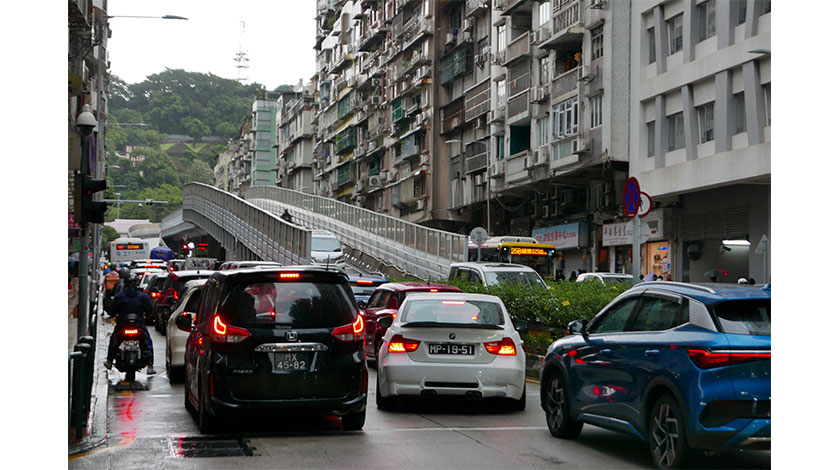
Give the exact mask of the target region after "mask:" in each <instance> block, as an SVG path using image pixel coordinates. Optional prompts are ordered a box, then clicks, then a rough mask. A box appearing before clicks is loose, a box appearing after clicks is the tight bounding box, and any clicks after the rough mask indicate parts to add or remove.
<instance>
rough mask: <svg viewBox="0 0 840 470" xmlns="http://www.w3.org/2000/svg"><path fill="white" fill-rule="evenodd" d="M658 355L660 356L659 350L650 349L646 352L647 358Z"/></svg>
mask: <svg viewBox="0 0 840 470" xmlns="http://www.w3.org/2000/svg"><path fill="white" fill-rule="evenodd" d="M658 355H659V350H658V349H648V350H646V351H645V356H647V357H653V356H658Z"/></svg>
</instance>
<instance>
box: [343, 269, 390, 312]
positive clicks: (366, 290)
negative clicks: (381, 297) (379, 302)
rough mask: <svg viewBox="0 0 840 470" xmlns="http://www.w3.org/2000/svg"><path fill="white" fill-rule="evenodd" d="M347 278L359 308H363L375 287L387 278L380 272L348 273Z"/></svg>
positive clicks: (386, 280) (383, 282)
mask: <svg viewBox="0 0 840 470" xmlns="http://www.w3.org/2000/svg"><path fill="white" fill-rule="evenodd" d="M348 278H349V281H350V288H351V289H352V290H353V296H354V297H355V299H356V305H358V306H359V308H365V305H367V303H368V301H369V300H370V296H371V295H373V292H374V291H375V290H376V288H377V287H378V286H381V285H382V284H385V283H386V282H388V278H387V277H385V276H383V275H381V274H349V275H348Z"/></svg>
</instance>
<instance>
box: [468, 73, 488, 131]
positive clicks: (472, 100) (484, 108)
mask: <svg viewBox="0 0 840 470" xmlns="http://www.w3.org/2000/svg"><path fill="white" fill-rule="evenodd" d="M465 96H466V98H465V100H464V108H465V111H464V120H465V121H467V122H469V121H472V120H473V119H475V118H477V117H479V116H482V115H484V114H486V113H487V112H488V111H490V82H485V83H484V84H482V85H478V86H477V87H475V88H473V89H471V90H467V91H466V93H465Z"/></svg>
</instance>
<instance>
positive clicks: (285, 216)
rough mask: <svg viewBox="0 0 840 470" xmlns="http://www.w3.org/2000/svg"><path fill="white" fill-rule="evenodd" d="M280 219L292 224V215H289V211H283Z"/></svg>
mask: <svg viewBox="0 0 840 470" xmlns="http://www.w3.org/2000/svg"><path fill="white" fill-rule="evenodd" d="M280 218H281V219H283V220H285V221H286V222H288V223H292V214H290V213H289V209H283V214H281V215H280Z"/></svg>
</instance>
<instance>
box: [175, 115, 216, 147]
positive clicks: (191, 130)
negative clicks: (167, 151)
mask: <svg viewBox="0 0 840 470" xmlns="http://www.w3.org/2000/svg"><path fill="white" fill-rule="evenodd" d="M181 125H182V126H183V128H184V131H185V132H186V134H187V135H188V136H190V137H192V138H193V139H195V140H196V141H200V140H201V138H202V137H204V136H208V135H210V128H209V127H207V126H206V125H205V124H204V123H203V122H201V121H199V120H198V119H196V118H194V117H184V118H181Z"/></svg>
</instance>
